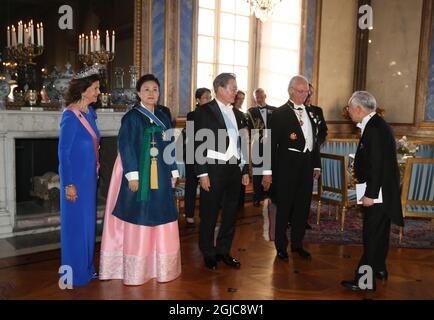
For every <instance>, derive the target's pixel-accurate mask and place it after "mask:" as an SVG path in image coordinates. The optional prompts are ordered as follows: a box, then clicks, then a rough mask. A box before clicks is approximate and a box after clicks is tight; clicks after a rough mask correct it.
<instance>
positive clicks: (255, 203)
mask: <svg viewBox="0 0 434 320" xmlns="http://www.w3.org/2000/svg"><path fill="white" fill-rule="evenodd" d="M253 206H254V207H260V206H261V202H260V201H253Z"/></svg>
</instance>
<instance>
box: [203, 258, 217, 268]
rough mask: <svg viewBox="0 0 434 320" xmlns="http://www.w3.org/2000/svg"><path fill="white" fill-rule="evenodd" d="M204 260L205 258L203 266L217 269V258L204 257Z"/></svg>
mask: <svg viewBox="0 0 434 320" xmlns="http://www.w3.org/2000/svg"><path fill="white" fill-rule="evenodd" d="M204 260H205V266H206V267H207V268H208V269H211V270H215V269H217V260H216V259H215V258H212V257H205V258H204Z"/></svg>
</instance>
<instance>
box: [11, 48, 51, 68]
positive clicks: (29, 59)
mask: <svg viewBox="0 0 434 320" xmlns="http://www.w3.org/2000/svg"><path fill="white" fill-rule="evenodd" d="M6 50H7V55H8V58H9V59H10V60H12V61H13V62H16V63H17V64H18V65H26V64H33V63H34V62H33V59H34V58H36V57H38V56H40V55H41V54H42V53H43V52H44V47H43V46H39V45H36V44H28V45H23V44H18V45H16V46H11V47H8V48H6Z"/></svg>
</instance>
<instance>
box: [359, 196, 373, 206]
mask: <svg viewBox="0 0 434 320" xmlns="http://www.w3.org/2000/svg"><path fill="white" fill-rule="evenodd" d="M362 205H363V206H364V207H371V206H373V205H374V199H371V198H368V197H363V198H362Z"/></svg>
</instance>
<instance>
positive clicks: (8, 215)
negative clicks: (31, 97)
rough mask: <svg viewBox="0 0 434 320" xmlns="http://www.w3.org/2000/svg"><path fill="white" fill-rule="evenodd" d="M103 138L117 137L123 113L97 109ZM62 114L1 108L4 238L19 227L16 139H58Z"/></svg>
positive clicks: (0, 230) (0, 229)
mask: <svg viewBox="0 0 434 320" xmlns="http://www.w3.org/2000/svg"><path fill="white" fill-rule="evenodd" d="M97 114H98V127H99V129H100V132H101V136H102V137H113V136H117V134H118V131H119V128H120V123H121V118H122V116H123V113H121V112H119V113H118V112H97ZM61 115H62V113H61V112H60V111H57V112H50V111H44V112H40V111H39V112H38V111H34V112H33V111H12V110H8V111H0V238H6V237H10V236H13V235H14V228H15V226H16V192H15V191H16V190H15V189H16V185H15V181H16V179H15V139H23V138H24V139H25V138H56V137H58V136H59V123H60V119H61Z"/></svg>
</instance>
